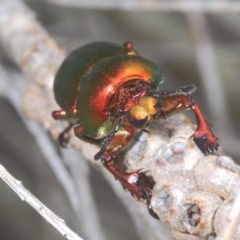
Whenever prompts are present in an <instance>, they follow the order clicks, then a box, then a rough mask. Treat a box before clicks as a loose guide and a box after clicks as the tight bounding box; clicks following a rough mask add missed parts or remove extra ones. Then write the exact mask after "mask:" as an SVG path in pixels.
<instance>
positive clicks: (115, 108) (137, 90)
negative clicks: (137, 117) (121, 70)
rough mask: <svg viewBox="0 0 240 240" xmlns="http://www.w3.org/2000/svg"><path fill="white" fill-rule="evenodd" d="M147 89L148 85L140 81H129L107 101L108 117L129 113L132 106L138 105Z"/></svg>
mask: <svg viewBox="0 0 240 240" xmlns="http://www.w3.org/2000/svg"><path fill="white" fill-rule="evenodd" d="M147 89H148V83H147V82H145V81H143V80H141V79H133V80H130V81H128V82H126V83H124V84H122V85H120V86H119V87H118V89H117V90H116V92H115V93H114V94H113V96H112V97H111V98H110V100H109V104H108V110H109V113H110V115H113V116H114V117H119V116H120V115H121V114H124V113H126V112H128V111H129V109H131V108H132V107H133V106H136V105H138V102H139V100H140V98H141V97H143V96H144V95H145V94H146V92H147Z"/></svg>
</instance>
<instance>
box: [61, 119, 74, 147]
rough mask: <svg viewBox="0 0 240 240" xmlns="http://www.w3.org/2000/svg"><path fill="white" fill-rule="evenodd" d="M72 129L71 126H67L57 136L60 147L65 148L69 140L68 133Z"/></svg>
mask: <svg viewBox="0 0 240 240" xmlns="http://www.w3.org/2000/svg"><path fill="white" fill-rule="evenodd" d="M72 127H73V124H69V125H68V126H67V127H66V128H65V129H64V130H63V131H62V132H61V133H60V134H59V136H58V142H59V144H60V145H61V147H67V145H68V143H69V138H70V134H69V133H70V131H71V129H72Z"/></svg>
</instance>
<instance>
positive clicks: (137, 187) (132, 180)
mask: <svg viewBox="0 0 240 240" xmlns="http://www.w3.org/2000/svg"><path fill="white" fill-rule="evenodd" d="M101 161H102V163H103V165H104V167H105V168H106V169H107V170H108V171H109V172H111V173H112V174H113V176H114V177H115V178H116V179H117V180H119V181H120V182H121V184H122V186H123V187H124V188H126V189H128V191H129V192H130V193H131V194H132V195H134V196H136V197H137V198H138V199H145V200H147V204H148V205H149V203H150V200H151V197H152V194H151V191H152V189H153V186H154V184H155V181H154V180H153V178H152V177H150V176H147V175H146V174H145V173H144V172H142V170H141V169H140V170H137V171H135V172H130V173H128V172H122V171H120V170H119V169H118V167H117V166H115V164H114V163H113V161H112V158H111V157H110V155H109V154H108V153H105V156H104V158H101ZM149 211H150V208H149Z"/></svg>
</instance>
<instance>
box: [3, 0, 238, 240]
mask: <svg viewBox="0 0 240 240" xmlns="http://www.w3.org/2000/svg"><path fill="white" fill-rule="evenodd" d="M1 4H2V5H1V7H0V16H4V17H0V33H1V34H0V38H1V41H2V42H3V44H4V46H5V47H6V49H9V50H10V53H11V55H12V58H13V59H14V60H15V62H17V63H18V64H19V66H20V67H21V68H22V70H23V71H24V72H25V73H26V74H27V75H28V77H29V78H30V79H31V80H32V83H31V84H30V85H29V88H28V90H27V91H26V94H25V111H26V113H27V115H28V116H29V117H30V118H32V119H34V120H36V121H37V122H39V123H41V124H42V125H43V126H45V127H46V128H47V129H49V130H50V131H51V133H52V135H53V136H54V138H55V139H56V138H57V136H58V134H59V132H60V131H61V130H62V129H63V126H62V125H61V124H60V123H56V122H54V121H53V120H52V118H51V116H50V113H51V111H52V110H53V109H56V106H55V104H54V101H53V96H52V89H51V86H52V79H53V76H54V73H55V71H56V69H57V68H58V65H59V62H60V60H59V59H62V57H63V54H62V51H61V50H60V49H59V48H58V47H57V45H56V44H55V43H54V41H53V40H51V39H50V38H49V36H48V35H47V34H46V32H45V31H44V30H43V29H42V28H41V27H39V25H38V23H37V22H36V21H35V20H34V19H33V18H32V15H31V14H30V15H29V14H28V13H26V11H27V12H28V10H27V9H26V8H25V7H22V6H21V4H20V2H18V1H16V0H11V1H9V0H8V1H6V0H4V1H3V0H2V2H1ZM3 14H4V15H3ZM29 16H30V17H29ZM19 17H20V19H21V21H22V22H21V23H22V24H21V27H20V25H19V21H20V20H19V19H18V18H19ZM25 23H26V25H24V24H25ZM9 26H11V28H9ZM29 30H31V31H29ZM16 35H18V39H17V40H16V38H14V36H16ZM43 39H44V40H43ZM57 124H59V125H57ZM193 130H194V129H193V127H192V123H191V122H189V120H187V119H186V118H185V117H184V116H183V115H181V114H179V115H177V116H174V117H171V118H169V119H167V120H163V121H161V122H158V123H156V124H153V125H152V126H151V127H150V132H151V133H150V134H147V133H144V134H142V135H141V137H140V138H139V139H138V141H136V143H135V144H134V145H133V146H132V148H131V149H130V150H129V151H128V153H127V154H126V158H125V164H126V166H127V170H128V171H136V170H138V169H144V171H148V173H149V174H150V175H151V176H153V178H154V180H155V181H156V185H155V187H154V190H153V197H152V201H151V207H152V208H153V210H154V211H155V212H156V213H157V214H158V216H159V217H160V219H161V221H162V222H164V223H166V224H168V225H170V227H171V229H172V232H173V235H174V237H175V239H177V240H186V239H204V238H206V237H207V236H209V235H211V234H215V233H216V234H218V233H219V229H221V227H219V226H224V225H223V224H224V222H223V220H224V219H225V218H226V214H225V213H222V212H221V211H220V210H221V209H224V208H225V205H226V203H228V202H229V198H233V197H235V195H236V193H237V192H238V189H236V187H235V186H239V185H240V177H239V176H240V170H239V167H238V166H237V165H235V164H234V163H233V162H232V160H231V159H230V158H229V157H223V156H208V157H206V156H203V154H202V153H201V152H200V151H199V149H198V148H197V147H196V146H195V144H194V143H193V142H192V141H191V140H189V137H190V136H191V134H192V133H193ZM70 144H71V145H72V146H74V147H76V148H80V149H81V150H82V152H83V155H84V156H86V157H87V158H88V159H93V155H94V154H95V153H96V151H97V150H96V147H94V146H92V145H89V144H87V143H83V142H82V141H80V140H79V139H76V138H74V137H73V138H71V141H70ZM110 179H111V180H110V181H114V179H113V178H110ZM116 184H119V183H116ZM118 189H119V191H123V190H122V189H121V188H120V186H119V188H118ZM129 204H130V202H129ZM136 211H137V209H136ZM223 212H224V211H223ZM138 214H139V216H141V217H139V216H138ZM237 215H239V212H238V213H237ZM136 216H138V218H139V219H140V218H145V220H146V221H147V218H149V216H147V215H145V214H142V213H140V212H136ZM236 237H238V238H239V232H238V233H237V235H236ZM236 239H237V238H236Z"/></svg>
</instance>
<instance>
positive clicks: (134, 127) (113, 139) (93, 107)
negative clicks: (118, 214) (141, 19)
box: [53, 42, 218, 217]
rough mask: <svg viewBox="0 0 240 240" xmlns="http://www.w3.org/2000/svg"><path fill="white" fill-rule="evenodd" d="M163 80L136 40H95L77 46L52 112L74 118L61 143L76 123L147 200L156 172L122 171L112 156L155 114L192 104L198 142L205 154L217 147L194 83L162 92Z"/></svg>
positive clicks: (59, 78) (63, 70)
mask: <svg viewBox="0 0 240 240" xmlns="http://www.w3.org/2000/svg"><path fill="white" fill-rule="evenodd" d="M163 80H164V79H163V76H162V74H161V72H160V71H159V69H158V68H157V66H156V65H155V64H154V63H152V62H150V61H149V60H147V59H145V58H143V57H141V56H139V55H138V53H137V52H136V51H135V50H134V49H133V44H132V43H131V42H126V43H125V44H124V45H123V46H120V45H117V44H113V43H108V42H96V43H91V44H88V45H86V46H83V47H80V48H78V49H76V50H75V51H73V52H72V53H71V54H70V55H69V56H68V57H67V58H66V59H65V61H64V62H63V63H62V65H61V67H60V69H59V71H58V73H57V75H56V78H55V82H54V93H55V98H56V101H57V103H58V104H59V106H60V107H61V108H62V109H61V110H58V111H54V112H53V117H54V118H55V119H61V120H62V119H64V120H67V121H68V122H69V123H70V125H69V127H68V128H66V129H65V130H64V131H63V133H62V134H61V135H60V136H59V139H60V142H61V143H64V141H65V140H66V136H67V135H68V132H69V130H70V129H71V128H72V127H73V129H74V133H75V135H76V136H77V137H78V138H80V139H83V140H86V141H90V142H93V143H95V144H98V145H100V146H101V149H100V151H99V152H98V153H97V154H96V155H95V160H101V162H102V163H103V165H104V167H105V168H107V169H108V170H109V171H110V172H111V173H112V174H113V175H114V177H115V178H116V179H118V180H119V181H120V182H121V184H122V185H123V187H124V188H127V189H128V190H129V191H130V192H131V193H132V194H133V195H135V196H136V197H137V198H139V199H140V198H141V199H145V200H146V201H147V203H148V204H149V203H150V200H151V190H152V189H153V186H154V183H155V182H154V180H153V179H152V177H151V176H147V175H146V173H144V172H143V171H140V170H139V171H136V172H131V173H127V172H123V171H121V170H120V169H118V167H117V166H116V165H115V164H114V161H113V159H114V158H115V157H117V156H118V154H119V153H120V152H121V151H122V150H124V149H125V147H127V146H128V145H129V144H130V142H132V140H133V137H134V136H135V135H136V134H139V133H141V131H142V130H144V129H145V128H146V126H147V125H148V124H149V123H150V121H151V120H152V119H161V118H166V117H168V116H169V115H171V114H173V113H175V112H177V111H179V110H181V109H184V108H185V109H191V110H193V112H194V113H195V116H196V120H197V124H198V125H197V129H196V130H195V132H194V133H193V135H192V138H193V140H194V142H195V143H196V145H197V146H198V147H199V149H200V150H201V151H202V152H203V153H204V154H205V155H207V154H213V153H214V152H215V150H217V148H218V141H217V138H216V137H215V136H214V135H213V133H212V131H211V129H210V127H209V125H208V123H207V122H206V120H205V118H204V116H203V114H202V112H201V110H200V108H199V106H198V105H197V104H196V103H195V102H194V101H193V99H192V97H191V95H192V93H193V92H195V90H196V88H195V86H193V85H189V86H186V87H182V88H178V89H174V90H170V91H163V90H161V89H160V84H161V83H162V82H163ZM149 210H150V213H151V214H152V215H153V216H154V217H156V215H155V214H154V213H153V212H152V211H151V209H149Z"/></svg>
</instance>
